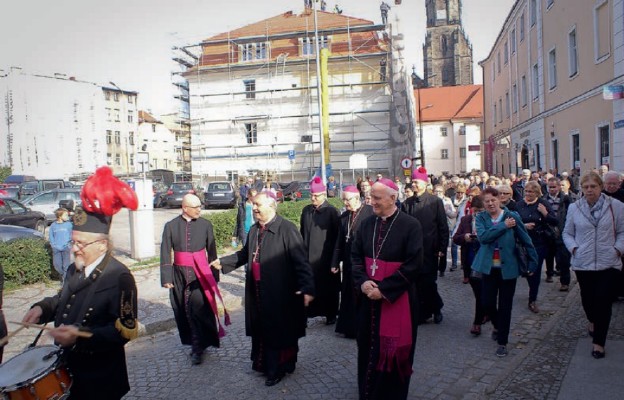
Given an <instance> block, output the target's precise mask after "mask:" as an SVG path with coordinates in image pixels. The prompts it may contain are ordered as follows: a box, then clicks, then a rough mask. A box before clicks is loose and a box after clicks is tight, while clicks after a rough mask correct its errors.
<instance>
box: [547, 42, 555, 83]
mask: <svg viewBox="0 0 624 400" xmlns="http://www.w3.org/2000/svg"><path fill="white" fill-rule="evenodd" d="M555 89H557V48H556V47H554V46H553V47H552V48H551V49H550V50H548V90H551V91H552V90H555Z"/></svg>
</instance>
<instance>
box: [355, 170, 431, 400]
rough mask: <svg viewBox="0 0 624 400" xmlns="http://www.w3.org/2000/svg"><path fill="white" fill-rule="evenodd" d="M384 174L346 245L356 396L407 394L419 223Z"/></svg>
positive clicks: (388, 399)
mask: <svg viewBox="0 0 624 400" xmlns="http://www.w3.org/2000/svg"><path fill="white" fill-rule="evenodd" d="M397 194H398V188H397V187H396V185H395V184H394V183H393V182H392V181H390V180H389V179H385V178H384V179H381V180H379V181H378V182H376V183H375V184H374V185H373V191H372V206H373V209H374V212H375V215H374V216H370V217H368V218H367V219H365V220H364V221H362V225H361V226H360V229H359V230H358V232H357V235H356V239H355V242H354V244H353V247H352V251H351V259H352V263H353V279H354V284H355V287H356V288H357V289H358V291H359V298H358V308H357V322H358V333H357V344H358V386H359V393H360V399H362V400H364V399H367V400H368V399H379V400H382V399H383V400H394V399H397V400H399V399H406V398H407V394H408V389H409V383H410V377H411V374H412V364H413V361H414V350H415V347H416V330H417V327H418V323H417V322H418V321H417V315H418V313H417V307H418V298H417V291H416V284H415V282H416V280H417V279H418V277H419V275H420V274H421V273H422V272H423V246H422V229H421V227H420V223H419V222H418V221H417V220H416V219H414V218H412V217H410V216H409V215H407V214H405V213H402V212H400V211H399V209H398V208H397V207H396V205H395V202H396V198H397Z"/></svg>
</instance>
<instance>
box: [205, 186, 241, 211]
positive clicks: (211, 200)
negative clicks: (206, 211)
mask: <svg viewBox="0 0 624 400" xmlns="http://www.w3.org/2000/svg"><path fill="white" fill-rule="evenodd" d="M237 200H238V199H237V198H236V189H235V188H234V186H233V185H232V184H231V183H230V182H227V181H223V182H210V183H209V184H208V186H206V192H205V193H204V206H205V207H206V208H210V207H235V206H236V202H237Z"/></svg>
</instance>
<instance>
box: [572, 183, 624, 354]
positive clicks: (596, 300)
mask: <svg viewBox="0 0 624 400" xmlns="http://www.w3.org/2000/svg"><path fill="white" fill-rule="evenodd" d="M602 188H603V183H602V179H601V178H600V176H599V175H598V174H596V173H595V172H589V173H587V174H585V175H584V176H583V177H582V178H581V190H582V191H583V197H581V199H580V200H578V201H577V202H575V203H572V204H571V205H570V208H569V209H568V215H567V218H566V224H565V228H564V230H563V241H564V243H565V245H566V247H567V248H568V250H569V251H570V254H572V261H571V268H572V270H573V271H574V272H575V274H576V279H577V280H578V283H579V286H580V288H581V301H582V303H583V310H584V311H585V315H586V316H587V319H588V320H589V328H588V331H589V335H590V336H592V337H593V341H592V343H593V349H592V352H591V354H592V356H593V357H594V358H596V359H598V358H603V357H604V356H605V349H604V347H605V341H606V339H607V332H608V330H609V324H610V322H611V304H612V302H613V300H614V295H615V290H616V285H617V281H618V280H617V277H618V271H619V270H621V269H622V260H621V256H622V254H623V253H624V203H622V202H620V201H618V200H615V199H613V198H611V197H608V196H605V195H604V194H602V193H601V192H602Z"/></svg>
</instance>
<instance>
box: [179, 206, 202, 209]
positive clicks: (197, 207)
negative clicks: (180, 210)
mask: <svg viewBox="0 0 624 400" xmlns="http://www.w3.org/2000/svg"><path fill="white" fill-rule="evenodd" d="M182 207H184V208H196V209H199V208H202V206H201V205H199V206H182Z"/></svg>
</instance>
